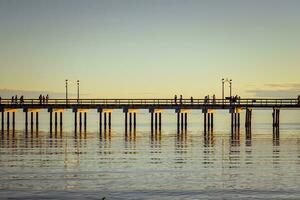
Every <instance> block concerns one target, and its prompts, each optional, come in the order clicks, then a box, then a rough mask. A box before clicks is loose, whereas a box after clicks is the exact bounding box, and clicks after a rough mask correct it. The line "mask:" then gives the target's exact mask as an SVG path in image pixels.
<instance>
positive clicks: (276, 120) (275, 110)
mask: <svg viewBox="0 0 300 200" xmlns="http://www.w3.org/2000/svg"><path fill="white" fill-rule="evenodd" d="M279 114H280V110H279V108H273V113H272V116H273V137H274V138H276V139H278V138H279V124H280V123H279V122H280V121H279V119H280V118H279Z"/></svg>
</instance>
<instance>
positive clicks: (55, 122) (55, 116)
mask: <svg viewBox="0 0 300 200" xmlns="http://www.w3.org/2000/svg"><path fill="white" fill-rule="evenodd" d="M54 127H55V132H57V112H55V113H54Z"/></svg>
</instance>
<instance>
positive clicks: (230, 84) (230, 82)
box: [222, 78, 232, 104]
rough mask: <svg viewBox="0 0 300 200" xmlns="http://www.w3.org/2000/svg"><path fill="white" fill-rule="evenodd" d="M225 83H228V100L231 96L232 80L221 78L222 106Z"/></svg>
mask: <svg viewBox="0 0 300 200" xmlns="http://www.w3.org/2000/svg"><path fill="white" fill-rule="evenodd" d="M225 83H229V95H230V98H231V96H232V79H228V78H226V79H224V78H222V103H223V104H224V100H225V97H224V85H225Z"/></svg>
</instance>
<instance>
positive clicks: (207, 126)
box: [202, 108, 214, 133]
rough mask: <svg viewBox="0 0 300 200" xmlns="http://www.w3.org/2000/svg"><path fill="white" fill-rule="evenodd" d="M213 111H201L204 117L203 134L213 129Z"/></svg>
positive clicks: (205, 109)
mask: <svg viewBox="0 0 300 200" xmlns="http://www.w3.org/2000/svg"><path fill="white" fill-rule="evenodd" d="M213 112H214V110H213V109H207V108H204V109H202V113H203V115H204V133H206V132H207V131H212V130H213V127H214V113H213Z"/></svg>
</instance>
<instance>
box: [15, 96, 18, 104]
mask: <svg viewBox="0 0 300 200" xmlns="http://www.w3.org/2000/svg"><path fill="white" fill-rule="evenodd" d="M15 104H18V95H16V96H15Z"/></svg>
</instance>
